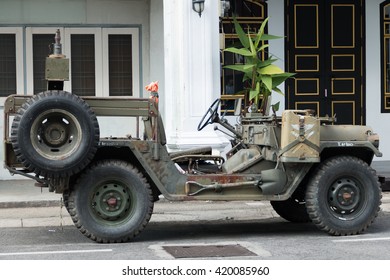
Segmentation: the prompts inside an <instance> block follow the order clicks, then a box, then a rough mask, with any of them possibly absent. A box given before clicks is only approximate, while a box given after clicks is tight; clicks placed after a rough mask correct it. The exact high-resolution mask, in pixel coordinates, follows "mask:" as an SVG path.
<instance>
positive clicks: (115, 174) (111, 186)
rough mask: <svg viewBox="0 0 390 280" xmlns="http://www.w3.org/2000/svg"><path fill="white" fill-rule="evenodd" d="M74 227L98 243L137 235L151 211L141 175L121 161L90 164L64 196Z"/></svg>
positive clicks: (145, 186)
mask: <svg viewBox="0 0 390 280" xmlns="http://www.w3.org/2000/svg"><path fill="white" fill-rule="evenodd" d="M67 201H68V203H67V204H68V206H67V209H68V211H69V214H70V216H71V217H72V220H73V222H74V224H75V225H76V227H77V228H78V229H79V230H80V231H81V233H83V234H84V235H85V236H87V237H88V238H90V239H92V240H94V241H96V242H99V243H115V242H127V241H129V240H131V239H132V238H134V237H135V236H136V235H138V234H139V233H140V232H141V231H142V230H143V229H144V228H145V226H146V225H147V223H148V222H149V220H150V218H151V215H152V212H153V194H152V190H151V187H150V185H149V184H148V183H147V181H146V179H145V178H144V176H143V175H142V174H141V173H140V172H139V171H138V170H137V169H136V168H135V167H133V166H132V165H130V164H129V163H127V162H124V161H116V160H106V161H101V162H98V163H96V164H94V165H93V166H92V167H91V168H89V169H88V170H87V171H86V172H85V173H84V174H83V175H82V176H81V177H80V178H79V179H78V181H77V183H76V185H75V186H74V187H73V188H72V189H71V191H70V194H69V197H67Z"/></svg>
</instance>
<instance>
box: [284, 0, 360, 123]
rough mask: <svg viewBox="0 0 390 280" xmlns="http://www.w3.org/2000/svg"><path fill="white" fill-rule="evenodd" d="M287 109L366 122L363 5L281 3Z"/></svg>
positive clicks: (305, 0) (355, 0)
mask: <svg viewBox="0 0 390 280" xmlns="http://www.w3.org/2000/svg"><path fill="white" fill-rule="evenodd" d="M285 9H286V13H287V19H286V35H287V36H286V46H287V48H286V68H287V69H288V71H289V72H294V73H296V76H295V79H289V81H288V82H286V107H287V108H289V109H313V110H315V111H316V112H317V114H318V115H320V116H325V115H329V116H334V115H336V118H337V123H338V124H364V123H365V87H364V77H365V72H364V68H365V67H364V0H285Z"/></svg>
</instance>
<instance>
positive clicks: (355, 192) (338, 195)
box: [328, 178, 361, 215]
mask: <svg viewBox="0 0 390 280" xmlns="http://www.w3.org/2000/svg"><path fill="white" fill-rule="evenodd" d="M360 196H361V195H360V188H359V186H358V184H357V183H356V182H355V181H354V180H352V179H349V178H345V179H339V180H337V181H336V182H334V183H333V185H332V186H331V188H330V190H329V197H328V201H329V205H330V208H331V209H332V211H334V212H335V213H337V214H340V215H346V214H350V213H352V212H355V211H356V210H357V209H358V208H359V206H360Z"/></svg>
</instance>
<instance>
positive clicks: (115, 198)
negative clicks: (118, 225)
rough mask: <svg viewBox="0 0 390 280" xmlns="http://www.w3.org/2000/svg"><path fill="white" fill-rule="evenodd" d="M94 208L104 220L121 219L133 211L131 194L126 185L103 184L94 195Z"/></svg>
mask: <svg viewBox="0 0 390 280" xmlns="http://www.w3.org/2000/svg"><path fill="white" fill-rule="evenodd" d="M92 209H93V211H94V212H95V214H97V215H98V216H99V217H100V218H101V219H103V220H106V221H117V220H121V219H123V218H125V217H126V216H127V214H128V213H129V211H131V199H130V195H129V193H128V191H127V190H126V188H125V187H124V186H121V185H119V184H115V183H111V184H103V185H102V186H100V187H99V188H97V190H96V192H95V193H94V195H93V198H92Z"/></svg>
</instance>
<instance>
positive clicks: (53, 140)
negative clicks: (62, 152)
mask: <svg viewBox="0 0 390 280" xmlns="http://www.w3.org/2000/svg"><path fill="white" fill-rule="evenodd" d="M43 135H44V138H43V139H44V141H45V142H46V143H47V144H48V145H51V146H61V145H63V144H64V143H65V142H66V139H67V136H66V135H67V133H66V127H65V126H64V125H62V124H60V123H52V124H49V125H48V126H47V127H46V128H45V132H44V134H43Z"/></svg>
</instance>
